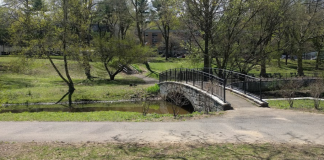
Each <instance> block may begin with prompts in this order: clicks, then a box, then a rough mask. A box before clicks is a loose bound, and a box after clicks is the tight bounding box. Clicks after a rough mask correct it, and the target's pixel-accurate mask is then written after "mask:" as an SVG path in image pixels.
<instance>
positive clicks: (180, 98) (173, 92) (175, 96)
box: [164, 86, 190, 119]
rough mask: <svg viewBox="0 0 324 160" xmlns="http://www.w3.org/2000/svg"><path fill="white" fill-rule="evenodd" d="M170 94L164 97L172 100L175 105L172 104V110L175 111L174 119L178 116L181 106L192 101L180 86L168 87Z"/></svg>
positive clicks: (166, 99)
mask: <svg viewBox="0 0 324 160" xmlns="http://www.w3.org/2000/svg"><path fill="white" fill-rule="evenodd" d="M167 93H168V95H167V96H166V97H164V100H165V101H170V102H171V103H173V104H174V105H171V107H172V111H173V117H174V119H176V118H177V116H178V114H179V112H180V107H182V106H185V105H188V104H189V103H190V102H189V100H188V99H187V98H186V97H185V96H184V93H183V91H182V90H181V89H180V88H179V87H176V88H171V86H168V88H167Z"/></svg>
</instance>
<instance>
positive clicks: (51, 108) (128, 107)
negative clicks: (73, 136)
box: [0, 101, 192, 114]
mask: <svg viewBox="0 0 324 160" xmlns="http://www.w3.org/2000/svg"><path fill="white" fill-rule="evenodd" d="M143 105H149V111H148V113H157V114H168V113H173V110H172V106H174V105H173V104H171V103H169V102H165V101H149V102H146V103H145V104H144V102H113V103H110V102H109V103H91V104H74V105H73V107H72V108H69V107H66V106H64V105H15V106H6V107H1V108H0V113H8V112H11V113H22V112H97V111H123V112H140V113H142V112H143ZM179 110H180V112H179V114H189V113H190V112H192V111H189V110H185V109H183V108H180V107H179Z"/></svg>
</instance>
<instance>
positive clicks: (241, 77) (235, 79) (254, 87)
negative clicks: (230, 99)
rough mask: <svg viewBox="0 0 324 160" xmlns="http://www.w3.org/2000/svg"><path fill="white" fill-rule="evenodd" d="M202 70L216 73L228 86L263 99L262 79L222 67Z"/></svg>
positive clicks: (202, 69)
mask: <svg viewBox="0 0 324 160" xmlns="http://www.w3.org/2000/svg"><path fill="white" fill-rule="evenodd" d="M198 70H200V71H204V72H207V73H209V74H212V75H215V76H217V77H220V78H222V79H225V81H226V87H229V88H232V89H234V90H236V91H238V92H241V93H243V94H246V95H249V96H251V97H254V98H256V99H259V100H261V101H262V79H260V78H256V77H253V76H250V75H246V74H242V73H239V72H235V71H230V70H226V69H220V68H200V69H198Z"/></svg>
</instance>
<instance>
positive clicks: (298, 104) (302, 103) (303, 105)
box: [268, 100, 324, 114]
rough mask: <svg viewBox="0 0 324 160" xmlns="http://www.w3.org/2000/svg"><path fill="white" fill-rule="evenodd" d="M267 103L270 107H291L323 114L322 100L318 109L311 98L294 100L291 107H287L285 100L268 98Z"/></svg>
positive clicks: (323, 103) (323, 105)
mask: <svg viewBox="0 0 324 160" xmlns="http://www.w3.org/2000/svg"><path fill="white" fill-rule="evenodd" d="M268 103H269V106H270V107H273V108H278V109H292V110H299V111H306V112H315V113H322V114H324V101H321V103H320V109H319V110H317V109H315V107H314V101H313V100H294V107H293V108H290V107H289V103H288V101H286V100H270V101H268Z"/></svg>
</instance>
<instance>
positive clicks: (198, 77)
mask: <svg viewBox="0 0 324 160" xmlns="http://www.w3.org/2000/svg"><path fill="white" fill-rule="evenodd" d="M166 81H174V82H181V83H186V84H190V85H192V86H195V87H197V88H199V89H201V90H204V91H206V92H208V93H210V94H212V95H214V96H217V97H218V98H220V99H221V100H223V102H224V103H226V95H225V89H226V80H225V79H222V78H219V77H217V76H216V75H213V74H209V73H207V72H204V71H201V70H199V69H187V68H175V69H170V70H166V71H164V72H161V73H160V75H159V82H160V83H161V82H166Z"/></svg>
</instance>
